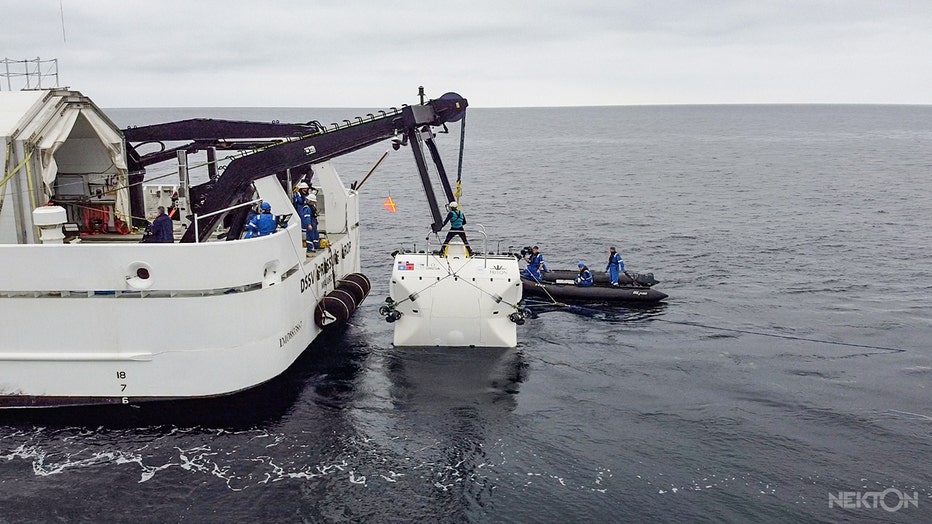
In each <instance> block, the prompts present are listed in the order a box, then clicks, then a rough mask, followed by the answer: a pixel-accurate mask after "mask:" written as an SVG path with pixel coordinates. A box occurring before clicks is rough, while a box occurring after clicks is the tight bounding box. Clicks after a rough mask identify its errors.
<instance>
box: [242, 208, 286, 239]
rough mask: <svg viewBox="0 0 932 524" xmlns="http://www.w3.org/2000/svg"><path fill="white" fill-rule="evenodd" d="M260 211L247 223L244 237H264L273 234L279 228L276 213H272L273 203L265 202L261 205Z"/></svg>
mask: <svg viewBox="0 0 932 524" xmlns="http://www.w3.org/2000/svg"><path fill="white" fill-rule="evenodd" d="M259 210H260V213H259V214H258V215H255V216H254V217H252V219H251V220H250V221H249V223H247V224H246V236H245V237H244V238H253V237H264V236H266V235H271V234H272V233H274V232H275V230H276V229H278V222H277V221H276V220H275V215H273V214H272V205H271V204H269V203H268V202H263V203H262V205H261V206H259Z"/></svg>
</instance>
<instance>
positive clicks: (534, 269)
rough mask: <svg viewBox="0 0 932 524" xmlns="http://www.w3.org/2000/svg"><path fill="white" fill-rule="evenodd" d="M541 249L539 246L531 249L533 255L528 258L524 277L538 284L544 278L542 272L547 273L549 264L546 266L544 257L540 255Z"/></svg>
mask: <svg viewBox="0 0 932 524" xmlns="http://www.w3.org/2000/svg"><path fill="white" fill-rule="evenodd" d="M539 249H540V248H538V247H537V246H534V247H532V248H531V253H530V254H529V255H528V256H527V268H525V269H524V276H525V277H528V278H533V279H534V280H535V281H537V282H540V280H541V279H542V278H544V277H542V276H541V274H540V273H541V271H543V272H546V271H547V264H544V255H542V254H541V253H540V251H539Z"/></svg>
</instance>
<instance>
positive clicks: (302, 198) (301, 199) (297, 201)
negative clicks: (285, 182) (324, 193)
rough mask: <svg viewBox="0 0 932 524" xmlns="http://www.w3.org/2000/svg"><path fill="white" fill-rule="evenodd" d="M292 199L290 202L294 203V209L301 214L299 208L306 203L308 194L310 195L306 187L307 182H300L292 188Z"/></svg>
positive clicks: (308, 187) (308, 188)
mask: <svg viewBox="0 0 932 524" xmlns="http://www.w3.org/2000/svg"><path fill="white" fill-rule="evenodd" d="M294 190H295V191H294V197H293V198H292V202H293V203H294V209H295V211H297V212H298V213H300V212H301V208H302V207H303V206H304V204H305V203H307V198H308V193H310V191H311V188H310V186H308V185H307V182H300V183H299V184H298V185H296V186H295V188H294Z"/></svg>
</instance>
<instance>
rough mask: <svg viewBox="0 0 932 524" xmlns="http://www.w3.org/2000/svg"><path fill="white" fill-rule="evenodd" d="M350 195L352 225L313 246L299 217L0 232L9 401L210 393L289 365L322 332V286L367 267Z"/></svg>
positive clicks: (2, 375) (4, 390) (3, 361)
mask: <svg viewBox="0 0 932 524" xmlns="http://www.w3.org/2000/svg"><path fill="white" fill-rule="evenodd" d="M319 171H320V172H321V173H324V172H325V171H326V170H325V169H319ZM335 176H336V175H335V173H332V177H335ZM270 178H271V177H270ZM337 181H338V179H334V180H333V182H334V183H337ZM259 182H262V181H259ZM265 182H266V183H265V184H259V183H258V182H257V186H259V187H262V188H263V189H266V190H267V194H265V195H264V199H265V200H266V201H272V202H277V205H278V206H279V209H281V206H290V202H288V200H287V195H286V194H285V193H284V192H283V191H282V190H281V187H280V186H278V185H277V182H275V181H274V180H266V181H265ZM276 189H277V190H278V192H279V193H280V194H279V195H277V196H273V195H271V194H268V193H269V192H272V193H274V192H275V190H276ZM346 196H347V198H346V199H345V209H346V216H347V217H349V218H350V221H348V227H346V230H345V232H343V233H336V234H334V233H331V234H328V235H327V238H328V240H329V242H330V246H329V247H328V248H326V249H322V250H320V251H319V252H318V253H317V254H316V255H315V256H313V257H307V256H306V255H305V248H304V247H303V246H302V236H303V233H302V231H301V228H300V224H299V223H297V222H295V223H292V224H291V225H290V226H289V227H288V228H287V229H282V230H279V231H278V232H276V233H275V234H272V235H269V236H265V237H260V238H253V239H248V240H237V241H233V242H206V243H199V244H137V243H126V242H121V243H100V244H97V243H88V242H85V243H81V244H77V245H68V244H59V245H39V244H33V245H0V260H2V261H5V263H4V267H5V268H7V270H6V271H4V272H3V274H2V275H0V323H2V324H3V329H2V331H3V333H4V343H3V345H2V348H0V407H17V406H48V405H75V404H94V403H133V402H137V401H145V400H160V399H175V398H195V397H211V396H218V395H226V394H229V393H233V392H236V391H240V390H243V389H246V388H250V387H252V386H255V385H257V384H261V383H263V382H265V381H267V380H269V379H271V378H273V377H276V376H277V375H279V374H281V373H282V372H283V371H285V370H286V369H287V368H288V367H289V366H290V365H291V364H292V363H293V362H294V361H295V359H297V358H298V356H299V355H301V353H302V352H303V351H304V350H305V348H307V347H308V345H309V344H310V343H311V342H312V341H313V340H314V339H315V338H316V337H317V335H318V334H320V332H321V328H319V327H318V326H317V325H316V324H315V322H314V310H315V307H317V305H318V304H319V303H320V301H321V299H322V298H323V297H324V296H325V295H326V294H327V293H328V292H330V291H332V290H333V289H334V286H335V282H337V281H339V280H340V279H341V278H343V277H344V276H346V275H348V274H351V273H357V272H359V251H358V245H359V226H358V220H357V219H356V217H357V216H358V204H357V199H356V195H355V194H354V193H347V195H346ZM331 200H332V201H333V200H336V199H335V198H332V199H331ZM333 203H335V202H332V204H333ZM332 207H334V206H332ZM332 211H334V210H332ZM341 211H342V210H341ZM334 214H336V213H334ZM339 214H343V213H339ZM331 224H332V225H333V222H332V221H331ZM336 227H339V226H336ZM13 260H15V261H17V263H16V265H15V267H16V268H17V269H12V270H11V268H13V265H12V264H11V263H10V261H13ZM140 268H145V270H146V271H147V272H148V278H147V279H141V278H139V276H138V275H137V272H138V270H139V269H140Z"/></svg>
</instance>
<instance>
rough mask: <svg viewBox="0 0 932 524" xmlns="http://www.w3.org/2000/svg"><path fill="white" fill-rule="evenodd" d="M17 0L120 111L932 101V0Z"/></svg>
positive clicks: (17, 28) (41, 41) (20, 35)
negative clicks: (421, 95) (430, 102)
mask: <svg viewBox="0 0 932 524" xmlns="http://www.w3.org/2000/svg"><path fill="white" fill-rule="evenodd" d="M59 5H60V4H59V2H58V1H55V0H34V1H32V2H25V1H23V2H20V1H14V2H9V1H8V2H5V4H4V18H5V19H6V20H12V21H13V22H12V23H7V24H5V31H4V32H3V34H2V35H0V43H2V46H0V48H2V49H3V50H4V53H5V55H6V56H7V57H9V58H15V59H20V58H29V57H36V56H42V57H43V58H53V57H57V58H59V60H60V69H61V77H62V79H61V83H62V84H64V85H69V86H71V87H74V88H76V89H79V90H81V91H83V92H84V93H85V94H88V95H90V96H91V97H92V98H94V99H95V100H96V101H97V102H98V104H100V105H103V106H106V107H114V106H130V107H140V106H344V107H345V106H366V107H372V106H377V105H397V104H399V103H401V102H411V101H413V97H414V93H415V92H416V89H417V86H418V85H424V86H425V87H427V88H428V89H429V91H430V92H431V94H434V95H439V94H441V93H442V92H443V91H447V90H456V91H458V92H460V93H462V94H463V95H464V96H467V97H468V98H469V99H470V102H471V103H472V104H473V105H478V106H520V105H610V104H645V103H660V104H662V103H784V102H852V103H930V95H929V94H928V90H927V88H926V86H928V85H932V71H930V68H929V67H928V66H927V61H928V60H927V58H926V57H925V55H926V50H927V49H930V48H932V34H930V32H929V31H928V29H927V28H928V27H932V3H930V4H927V3H924V2H907V1H892V2H882V3H881V2H874V1H866V0H850V1H846V2H835V1H818V0H814V1H806V2H801V1H755V2H747V1H737V0H736V1H731V0H713V1H709V2H693V1H685V0H684V1H667V2H643V1H638V2H635V1H626V0H616V1H611V0H602V1H600V0H579V1H575V2H550V1H540V2H492V1H487V0H475V1H471V2H468V3H463V4H461V5H441V6H433V5H425V4H423V3H421V2H418V3H415V2H410V1H400V2H384V1H374V0H360V1H354V2H343V3H339V4H338V3H336V2H324V1H298V0H289V1H275V2H262V3H258V2H256V3H252V2H251V3H238V2H221V1H219V0H205V1H199V2H182V1H180V0H164V1H159V2H142V1H128V2H124V1H117V0H99V1H95V2H82V1H77V0H62V3H61V5H62V6H63V7H64V30H65V34H66V35H67V40H65V39H63V36H62V21H61V13H60V9H59Z"/></svg>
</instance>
